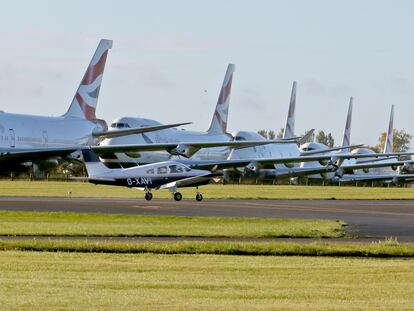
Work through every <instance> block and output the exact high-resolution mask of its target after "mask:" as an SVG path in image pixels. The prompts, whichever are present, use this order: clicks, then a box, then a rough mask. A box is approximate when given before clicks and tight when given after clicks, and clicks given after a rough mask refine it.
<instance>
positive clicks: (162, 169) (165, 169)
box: [157, 166, 167, 174]
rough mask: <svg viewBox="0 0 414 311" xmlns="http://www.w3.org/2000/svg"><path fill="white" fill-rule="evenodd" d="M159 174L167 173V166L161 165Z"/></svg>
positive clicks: (158, 170) (158, 169)
mask: <svg viewBox="0 0 414 311" xmlns="http://www.w3.org/2000/svg"><path fill="white" fill-rule="evenodd" d="M157 174H167V167H166V166H160V167H159V168H157Z"/></svg>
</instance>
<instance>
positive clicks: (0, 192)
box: [0, 181, 414, 200]
mask: <svg viewBox="0 0 414 311" xmlns="http://www.w3.org/2000/svg"><path fill="white" fill-rule="evenodd" d="M180 191H181V192H182V194H183V196H184V198H190V199H194V196H195V192H194V189H192V188H184V189H180ZM201 191H202V193H203V195H204V197H205V199H209V198H210V199H213V198H219V199H226V198H231V199H256V198H257V199H331V198H336V199H374V200H375V199H414V188H382V187H380V188H371V187H337V186H331V187H322V186H279V185H277V186H274V185H257V186H256V185H208V186H203V187H201ZM68 192H71V195H72V196H73V197H96V198H109V197H111V198H143V197H144V194H143V192H141V191H138V190H136V189H128V188H124V187H114V186H103V185H98V186H95V185H92V184H90V183H81V182H46V181H33V182H30V181H13V182H11V181H0V196H45V197H46V196H51V197H67V196H68ZM154 198H155V199H157V198H171V194H170V193H169V192H168V191H167V190H162V191H154Z"/></svg>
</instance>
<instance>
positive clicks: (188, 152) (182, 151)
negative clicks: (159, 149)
mask: <svg viewBox="0 0 414 311" xmlns="http://www.w3.org/2000/svg"><path fill="white" fill-rule="evenodd" d="M198 150H200V148H195V147H191V146H188V145H186V144H180V145H178V146H177V147H176V148H174V149H170V150H168V152H169V153H170V154H172V155H177V156H183V157H186V158H190V157H191V156H193V155H194V154H195V153H196V152H197V151H198Z"/></svg>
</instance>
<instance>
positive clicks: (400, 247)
mask: <svg viewBox="0 0 414 311" xmlns="http://www.w3.org/2000/svg"><path fill="white" fill-rule="evenodd" d="M0 250H3V251H10V250H20V251H44V252H80V253H90V252H93V253H121V254H139V253H153V254H191V255H194V254H209V255H239V256H240V255H244V256H329V257H334V256H335V257H381V258H382V257H384V258H386V257H408V258H414V244H400V243H398V242H395V241H387V242H375V243H366V244H361V243H353V244H351V243H344V244H340V243H334V242H329V243H328V242H313V243H295V242H261V243H257V242H203V241H177V242H109V241H108V242H107V241H90V240H71V241H68V240H32V239H30V240H1V239H0ZM0 255H1V253H0Z"/></svg>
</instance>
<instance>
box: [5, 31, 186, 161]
mask: <svg viewBox="0 0 414 311" xmlns="http://www.w3.org/2000/svg"><path fill="white" fill-rule="evenodd" d="M111 47H112V41H111V40H104V39H103V40H101V41H100V42H99V45H98V47H97V49H96V51H95V54H94V55H93V57H92V60H91V61H90V64H89V66H88V68H87V70H86V72H85V74H84V76H83V79H82V81H81V83H80V85H79V87H78V89H77V91H76V93H75V96H74V98H73V100H72V102H71V104H70V106H69V109H68V111H67V112H66V113H65V114H64V115H62V116H60V117H48V116H35V115H24V114H13V113H6V112H1V113H0V164H1V165H0V166H2V167H3V168H4V167H10V164H11V163H12V164H17V163H22V162H25V161H33V160H37V159H46V158H49V157H55V156H66V155H67V154H70V153H71V152H73V149H74V148H73V147H74V146H80V145H92V144H97V142H98V140H99V139H101V138H105V137H117V136H120V135H130V134H131V133H132V134H133V133H142V132H147V131H152V130H158V129H163V128H168V127H173V126H177V125H182V124H186V123H180V124H172V125H162V126H152V127H149V128H148V127H147V128H142V127H140V128H130V129H123V130H116V131H108V130H107V125H106V122H105V121H104V120H100V119H98V118H97V117H96V115H95V111H96V105H97V102H98V97H99V91H100V88H101V83H102V77H103V73H104V69H105V64H106V59H107V55H108V50H109V49H111ZM66 147H68V148H67V149H66Z"/></svg>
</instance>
